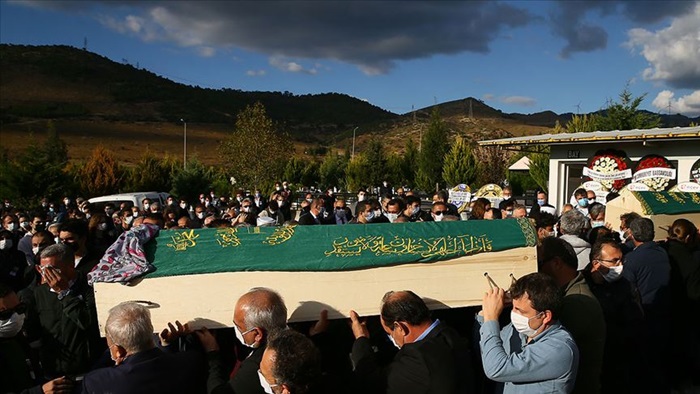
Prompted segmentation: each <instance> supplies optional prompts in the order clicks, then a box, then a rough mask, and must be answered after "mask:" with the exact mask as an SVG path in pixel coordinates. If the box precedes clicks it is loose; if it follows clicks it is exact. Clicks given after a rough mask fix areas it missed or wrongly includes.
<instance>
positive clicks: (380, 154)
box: [364, 138, 387, 186]
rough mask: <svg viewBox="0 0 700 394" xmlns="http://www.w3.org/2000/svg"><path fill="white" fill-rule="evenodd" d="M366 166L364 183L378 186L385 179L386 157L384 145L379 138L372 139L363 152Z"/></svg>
mask: <svg viewBox="0 0 700 394" xmlns="http://www.w3.org/2000/svg"><path fill="white" fill-rule="evenodd" d="M364 156H365V159H366V160H367V165H368V166H369V167H368V169H367V174H366V181H367V183H369V184H370V185H373V186H374V185H379V184H381V183H382V181H384V179H385V178H386V160H387V159H386V155H385V153H384V145H382V141H381V140H380V139H379V138H372V139H371V140H370V141H369V144H367V148H366V149H365V151H364Z"/></svg>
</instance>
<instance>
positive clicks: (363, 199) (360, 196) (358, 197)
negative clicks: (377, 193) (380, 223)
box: [357, 194, 365, 201]
mask: <svg viewBox="0 0 700 394" xmlns="http://www.w3.org/2000/svg"><path fill="white" fill-rule="evenodd" d="M357 201H365V195H364V194H360V195H358V196H357Z"/></svg>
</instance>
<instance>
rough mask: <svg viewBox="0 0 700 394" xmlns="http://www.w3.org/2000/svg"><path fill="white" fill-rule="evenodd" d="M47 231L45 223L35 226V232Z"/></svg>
mask: <svg viewBox="0 0 700 394" xmlns="http://www.w3.org/2000/svg"><path fill="white" fill-rule="evenodd" d="M45 229H46V226H44V224H43V223H39V224H37V225H36V226H34V231H36V232H39V231H44V230H45Z"/></svg>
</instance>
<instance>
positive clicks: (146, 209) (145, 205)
mask: <svg viewBox="0 0 700 394" xmlns="http://www.w3.org/2000/svg"><path fill="white" fill-rule="evenodd" d="M150 206H151V204H143V210H144V211H148V208H149V207H150Z"/></svg>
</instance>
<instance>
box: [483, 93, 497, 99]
mask: <svg viewBox="0 0 700 394" xmlns="http://www.w3.org/2000/svg"><path fill="white" fill-rule="evenodd" d="M481 97H482V98H483V99H484V100H493V98H494V97H496V96H494V95H493V94H491V93H486V94H485V95H483V96H481Z"/></svg>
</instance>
